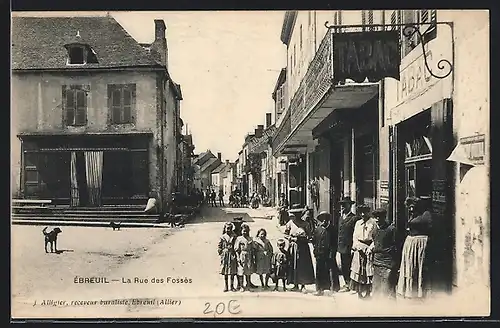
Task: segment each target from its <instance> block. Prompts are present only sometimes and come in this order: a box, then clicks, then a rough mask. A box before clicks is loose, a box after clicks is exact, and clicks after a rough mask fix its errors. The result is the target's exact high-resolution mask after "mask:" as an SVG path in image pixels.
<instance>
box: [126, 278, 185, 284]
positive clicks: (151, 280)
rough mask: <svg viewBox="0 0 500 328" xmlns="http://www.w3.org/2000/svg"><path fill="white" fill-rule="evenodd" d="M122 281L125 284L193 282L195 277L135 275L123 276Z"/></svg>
mask: <svg viewBox="0 0 500 328" xmlns="http://www.w3.org/2000/svg"><path fill="white" fill-rule="evenodd" d="M122 283H124V284H148V283H151V284H164V283H167V284H191V283H193V279H191V278H186V277H183V278H174V277H167V278H156V277H153V278H149V279H148V278H138V277H134V278H133V279H130V278H122Z"/></svg>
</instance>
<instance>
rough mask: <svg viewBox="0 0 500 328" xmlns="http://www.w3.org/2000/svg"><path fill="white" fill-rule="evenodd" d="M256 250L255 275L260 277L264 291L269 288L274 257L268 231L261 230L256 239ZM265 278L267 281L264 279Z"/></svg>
mask: <svg viewBox="0 0 500 328" xmlns="http://www.w3.org/2000/svg"><path fill="white" fill-rule="evenodd" d="M254 248H255V273H257V274H258V275H259V278H260V284H261V286H262V287H264V289H268V288H269V284H268V283H269V274H270V273H271V259H272V257H273V246H272V245H271V242H270V241H269V239H267V231H266V229H263V228H261V229H259V231H257V236H256V238H255V239H254ZM264 278H265V279H264Z"/></svg>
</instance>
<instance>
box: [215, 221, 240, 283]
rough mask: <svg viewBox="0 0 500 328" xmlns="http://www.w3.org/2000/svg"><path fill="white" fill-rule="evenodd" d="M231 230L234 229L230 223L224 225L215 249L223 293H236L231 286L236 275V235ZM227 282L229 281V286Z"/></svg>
mask: <svg viewBox="0 0 500 328" xmlns="http://www.w3.org/2000/svg"><path fill="white" fill-rule="evenodd" d="M233 230H234V227H233V224H232V223H231V222H226V223H225V224H224V230H223V232H222V236H221V237H220V239H219V244H218V249H217V251H218V253H219V257H220V274H221V275H223V276H224V292H227V291H229V290H231V291H236V289H235V288H234V285H233V280H234V276H235V275H236V273H237V262H236V252H235V250H234V243H235V241H236V234H235V233H234V231H233ZM229 280H230V281H231V284H230V286H229Z"/></svg>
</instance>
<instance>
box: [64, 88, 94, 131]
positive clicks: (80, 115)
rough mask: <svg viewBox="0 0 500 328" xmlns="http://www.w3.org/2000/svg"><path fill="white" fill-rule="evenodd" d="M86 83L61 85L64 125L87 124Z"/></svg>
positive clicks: (87, 91)
mask: <svg viewBox="0 0 500 328" xmlns="http://www.w3.org/2000/svg"><path fill="white" fill-rule="evenodd" d="M89 90H90V86H88V85H63V86H62V99H63V108H64V110H63V113H64V123H65V125H66V126H83V125H86V124H87V102H88V101H87V97H88V93H89Z"/></svg>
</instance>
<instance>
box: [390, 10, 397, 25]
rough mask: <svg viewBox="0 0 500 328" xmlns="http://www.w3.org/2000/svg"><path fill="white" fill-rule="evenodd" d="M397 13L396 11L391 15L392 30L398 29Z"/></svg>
mask: <svg viewBox="0 0 500 328" xmlns="http://www.w3.org/2000/svg"><path fill="white" fill-rule="evenodd" d="M396 20H397V11H396V10H394V11H393V12H392V14H391V25H392V26H391V30H395V29H397V26H395V25H396V24H397V21H396Z"/></svg>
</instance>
